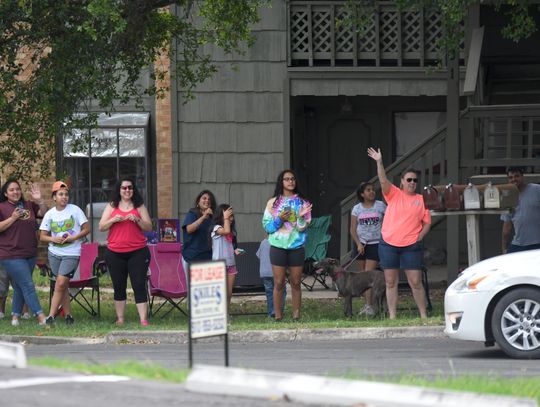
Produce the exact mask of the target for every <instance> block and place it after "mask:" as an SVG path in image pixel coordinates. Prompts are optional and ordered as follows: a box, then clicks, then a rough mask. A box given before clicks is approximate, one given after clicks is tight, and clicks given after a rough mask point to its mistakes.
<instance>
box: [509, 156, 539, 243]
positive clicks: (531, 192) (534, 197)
mask: <svg viewBox="0 0 540 407" xmlns="http://www.w3.org/2000/svg"><path fill="white" fill-rule="evenodd" d="M506 173H507V175H508V180H509V181H510V182H511V183H512V184H514V185H515V186H517V188H518V190H519V201H518V205H517V206H516V208H515V211H514V212H513V213H510V214H504V215H502V216H501V220H502V221H503V222H504V223H503V228H502V252H503V253H512V252H520V251H524V250H533V249H540V185H538V184H527V183H526V182H525V180H524V178H523V169H522V168H520V167H509V168H508V170H507V171H506ZM512 227H513V228H514V238H513V239H512V242H511V243H510V245H509V244H508V243H509V241H510V238H511V236H512Z"/></svg>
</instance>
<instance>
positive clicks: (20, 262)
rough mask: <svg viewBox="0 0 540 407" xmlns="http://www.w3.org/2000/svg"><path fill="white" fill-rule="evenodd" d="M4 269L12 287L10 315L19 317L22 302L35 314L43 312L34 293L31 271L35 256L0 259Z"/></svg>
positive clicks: (34, 263)
mask: <svg viewBox="0 0 540 407" xmlns="http://www.w3.org/2000/svg"><path fill="white" fill-rule="evenodd" d="M0 263H2V266H4V270H5V271H6V273H7V275H8V276H9V279H10V280H11V285H12V287H13V301H12V303H11V304H12V307H11V315H13V316H17V317H19V316H20V315H21V314H22V309H23V305H24V303H26V304H27V305H28V307H29V308H30V309H31V310H32V312H33V313H34V314H36V315H39V314H41V313H43V310H42V309H41V305H40V304H39V299H38V296H37V294H36V287H35V286H34V280H32V271H33V270H34V266H35V265H36V258H35V257H30V258H28V259H9V260H2V261H0Z"/></svg>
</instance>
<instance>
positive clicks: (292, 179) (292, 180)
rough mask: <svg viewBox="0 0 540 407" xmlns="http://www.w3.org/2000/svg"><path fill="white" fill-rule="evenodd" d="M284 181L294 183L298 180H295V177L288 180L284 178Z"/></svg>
mask: <svg viewBox="0 0 540 407" xmlns="http://www.w3.org/2000/svg"><path fill="white" fill-rule="evenodd" d="M283 181H285V182H289V181H291V182H294V181H296V178H294V177H286V178H283Z"/></svg>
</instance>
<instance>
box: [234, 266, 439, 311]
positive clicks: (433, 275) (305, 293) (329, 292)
mask: <svg viewBox="0 0 540 407" xmlns="http://www.w3.org/2000/svg"><path fill="white" fill-rule="evenodd" d="M427 275H428V281H429V287H430V289H432V288H446V286H447V279H448V276H447V269H446V265H442V266H430V267H429V269H428V272H427ZM312 281H313V278H312V277H307V278H306V282H307V283H308V284H309V285H311V283H312ZM326 284H327V285H328V287H330V288H329V289H326V288H324V287H323V286H322V285H321V284H320V283H318V282H316V283H315V285H314V286H313V290H312V291H309V290H307V289H306V288H305V287H304V286H302V298H315V299H319V298H320V299H334V298H338V293H337V291H336V290H335V289H333V288H332V280H331V279H330V278H327V279H326ZM287 299H289V300H290V299H291V290H290V287H289V286H287ZM264 300H265V299H264V292H261V293H260V294H255V295H243V294H240V295H234V296H233V298H232V302H234V303H241V302H246V301H264Z"/></svg>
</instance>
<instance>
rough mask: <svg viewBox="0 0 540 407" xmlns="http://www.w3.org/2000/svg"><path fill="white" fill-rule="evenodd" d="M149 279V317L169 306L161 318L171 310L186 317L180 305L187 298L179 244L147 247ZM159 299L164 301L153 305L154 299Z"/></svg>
mask: <svg viewBox="0 0 540 407" xmlns="http://www.w3.org/2000/svg"><path fill="white" fill-rule="evenodd" d="M148 248H149V249H150V254H151V256H152V257H151V259H150V278H149V280H148V291H149V293H150V297H151V299H150V316H152V315H156V314H157V313H158V312H159V311H160V310H161V309H163V307H164V306H165V305H170V308H169V310H168V311H167V312H165V313H164V314H163V315H162V318H163V317H165V316H166V315H168V314H169V313H170V312H171V311H172V310H174V309H177V310H178V311H180V312H181V313H183V314H184V315H186V316H187V313H186V311H184V310H183V309H182V308H181V307H180V304H181V303H182V301H184V300H185V299H186V297H187V282H186V273H185V271H184V267H183V266H182V245H181V243H157V244H155V245H149V246H148ZM156 297H161V298H163V299H164V300H165V301H163V302H161V303H160V304H159V305H158V304H154V299H155V298H156Z"/></svg>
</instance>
